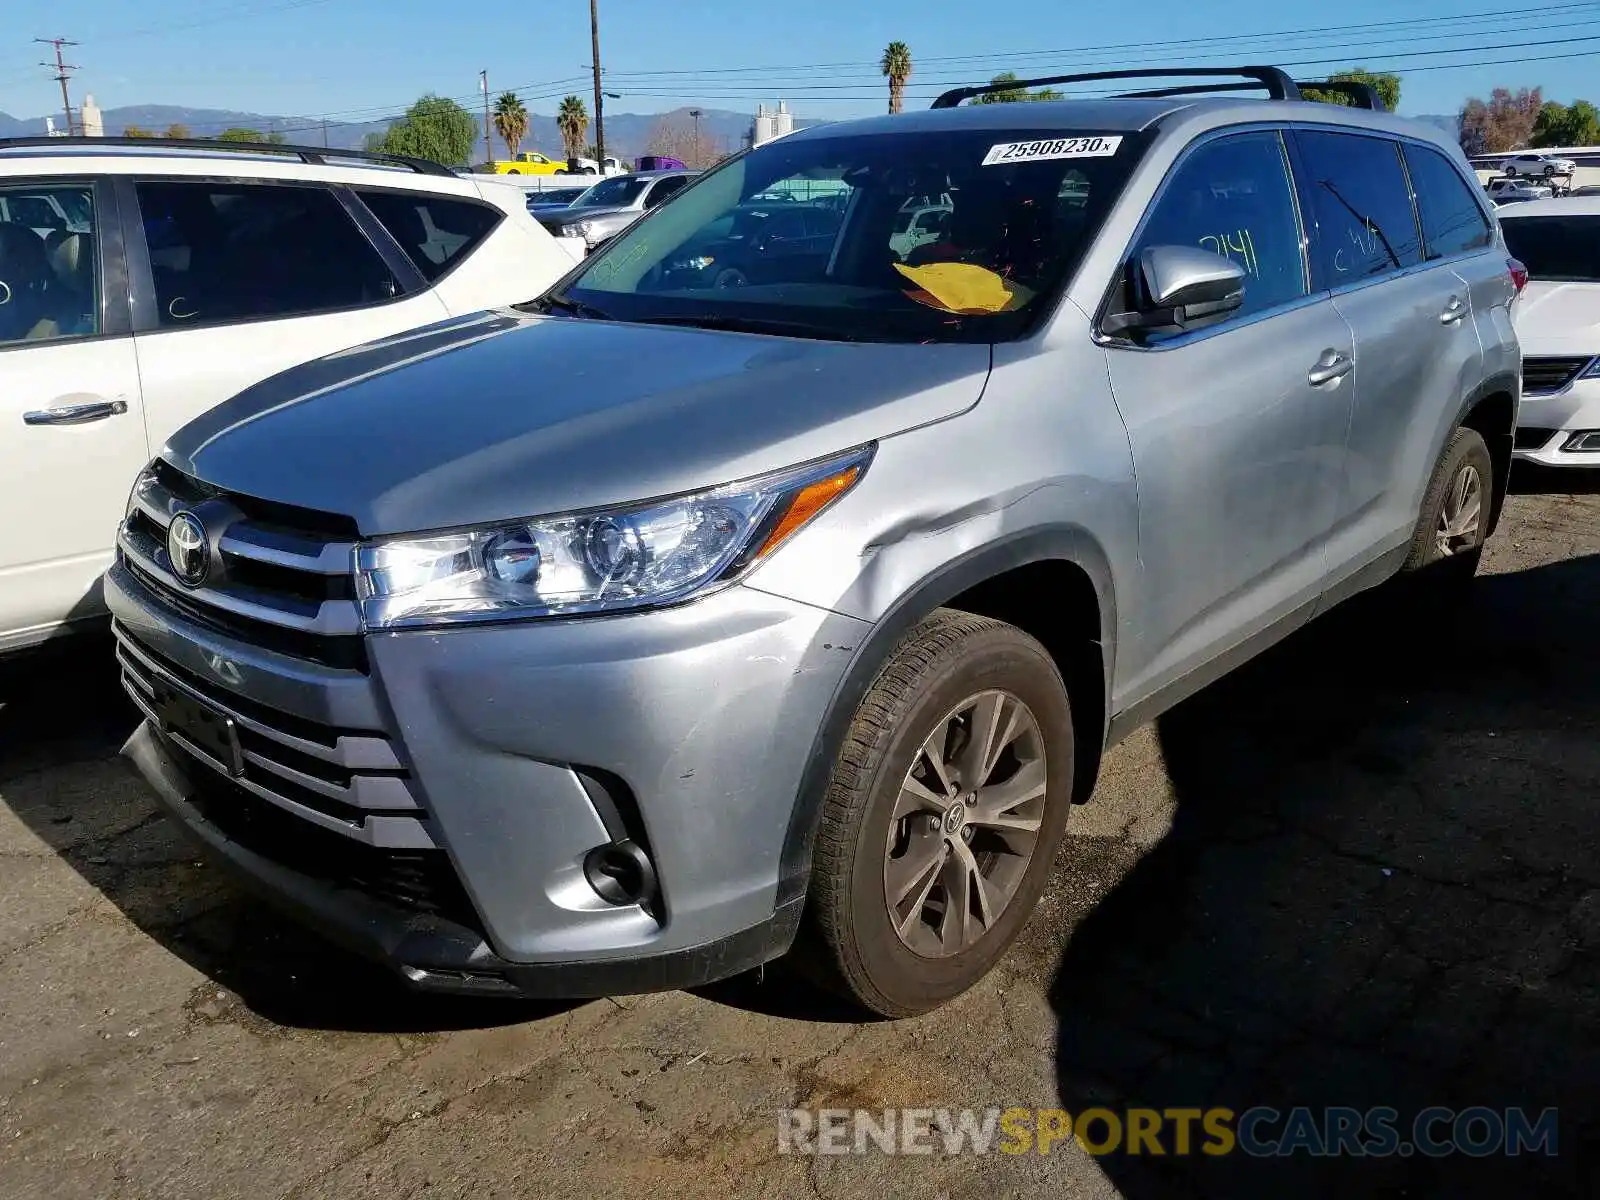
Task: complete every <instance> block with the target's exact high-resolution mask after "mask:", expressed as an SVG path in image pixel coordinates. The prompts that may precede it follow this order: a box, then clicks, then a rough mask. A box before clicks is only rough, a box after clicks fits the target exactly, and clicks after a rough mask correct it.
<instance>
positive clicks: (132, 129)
mask: <svg viewBox="0 0 1600 1200" xmlns="http://www.w3.org/2000/svg"><path fill="white" fill-rule="evenodd" d="M122 136H123V137H126V138H149V137H155V134H153V133H151V132H150V131H149V130H148V129H146V128H144V126H142V125H127V126H124V127H123V130H122Z"/></svg>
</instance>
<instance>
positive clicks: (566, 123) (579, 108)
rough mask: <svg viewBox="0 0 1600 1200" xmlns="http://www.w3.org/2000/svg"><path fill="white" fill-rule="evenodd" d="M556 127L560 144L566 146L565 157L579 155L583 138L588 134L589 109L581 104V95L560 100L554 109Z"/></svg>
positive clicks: (591, 156) (576, 156)
mask: <svg viewBox="0 0 1600 1200" xmlns="http://www.w3.org/2000/svg"><path fill="white" fill-rule="evenodd" d="M556 128H557V129H558V130H560V131H561V144H562V146H564V147H565V148H566V151H567V157H568V158H578V157H580V154H579V151H580V148H582V147H583V146H584V141H583V139H584V138H585V137H587V136H588V134H589V110H588V109H587V108H585V107H584V106H583V97H581V96H567V97H566V98H564V99H563V100H562V101H561V104H560V106H559V107H558V108H557V109H556ZM587 157H589V158H593V157H594V155H592V154H590V155H588V156H587Z"/></svg>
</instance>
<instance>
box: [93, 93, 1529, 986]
mask: <svg viewBox="0 0 1600 1200" xmlns="http://www.w3.org/2000/svg"><path fill="white" fill-rule="evenodd" d="M1212 73H1213V72H1205V71H1187V70H1183V71H1173V72H1170V73H1163V72H1138V73H1135V72H1121V73H1101V74H1099V75H1096V76H1093V77H1083V76H1077V77H1071V78H1069V79H1068V80H1065V81H1062V80H1037V81H1029V82H1030V84H1044V83H1051V82H1077V81H1081V80H1084V79H1086V78H1091V79H1095V80H1098V79H1104V78H1110V77H1117V76H1121V75H1133V74H1140V75H1148V74H1157V75H1162V74H1170V75H1173V76H1180V75H1181V76H1194V77H1204V76H1206V75H1209V74H1212ZM1217 73H1220V71H1219V72H1217ZM1233 74H1235V75H1242V76H1244V77H1245V78H1246V80H1247V82H1248V83H1249V84H1251V85H1256V86H1259V87H1260V88H1262V89H1263V90H1265V91H1266V92H1267V93H1268V98H1267V99H1264V100H1256V99H1249V98H1240V97H1238V96H1234V95H1219V94H1218V93H1222V92H1225V91H1229V90H1232V89H1236V88H1237V87H1238V85H1237V84H1233V85H1224V86H1223V87H1218V86H1217V85H1216V84H1214V83H1211V84H1207V83H1201V84H1198V85H1195V84H1191V85H1190V86H1189V87H1187V89H1184V88H1182V87H1174V86H1163V87H1161V88H1159V89H1157V90H1154V91H1146V92H1142V93H1138V94H1135V95H1130V96H1121V97H1114V98H1108V99H1103V100H1082V101H1077V100H1073V101H1063V102H1059V103H1038V104H1027V105H1013V104H994V105H963V104H962V103H961V101H963V100H965V99H969V98H971V97H972V96H974V95H977V94H979V93H981V92H982V91H983V90H984V89H982V88H969V89H961V90H958V91H957V92H954V93H949V94H947V95H945V96H943V97H941V98H940V100H939V101H938V102H937V103H936V104H935V105H934V109H933V111H928V112H921V113H914V114H907V115H897V116H889V117H883V118H874V119H870V120H862V121H853V122H843V123H838V124H831V125H827V126H823V127H819V128H814V129H807V130H803V131H800V132H797V133H795V134H793V135H791V136H789V137H786V138H783V139H780V140H778V141H776V142H773V143H771V144H769V145H765V146H762V147H760V148H758V149H755V150H753V151H751V152H749V153H745V154H742V155H739V156H736V157H734V158H733V159H731V160H729V161H728V162H726V163H725V164H723V165H722V166H720V167H718V168H717V169H715V170H713V171H710V172H707V173H706V174H705V175H703V176H702V177H701V178H699V179H698V180H696V181H695V182H694V183H693V184H691V185H690V186H689V187H687V188H686V189H684V190H683V192H682V193H680V194H679V195H678V196H677V197H675V198H674V199H673V200H672V201H671V202H670V203H668V204H665V205H662V206H661V207H660V208H659V209H657V210H655V211H654V212H652V213H651V214H650V215H648V216H647V217H646V218H645V219H643V220H641V221H640V222H639V223H638V224H637V225H635V226H634V227H632V228H631V229H629V230H628V231H627V232H625V233H624V234H622V235H621V236H619V237H618V238H617V239H616V240H615V241H614V242H613V243H612V244H611V245H610V246H609V247H608V248H607V249H605V250H603V251H602V252H600V253H598V254H596V255H595V256H593V257H591V258H590V259H589V261H588V262H587V263H585V264H584V265H583V266H581V267H580V268H577V269H576V270H574V272H573V273H572V274H570V275H569V276H568V277H567V278H566V279H565V280H564V281H563V282H562V283H560V284H559V285H557V286H556V287H555V288H554V289H553V290H552V291H551V292H550V293H549V294H548V295H547V296H546V297H544V298H543V299H542V300H540V301H537V302H535V303H533V304H531V305H528V306H525V307H524V308H523V309H520V310H505V311H495V312H490V313H486V314H482V315H479V316H476V317H468V318H460V319H457V320H454V321H450V322H446V323H444V324H439V325H434V326H431V327H428V328H426V329H423V330H420V331H415V332H412V333H408V334H404V335H400V336H397V337H393V338H390V339H388V340H386V341H381V342H377V343H374V344H371V345H368V346H365V347H361V348H357V349H355V350H351V351H347V352H344V353H342V354H338V355H335V356H332V357H330V358H325V359H322V360H320V361H316V362H313V363H310V364H307V365H305V366H302V367H298V368H295V369H294V370H292V371H290V372H288V373H286V374H283V375H280V376H278V377H277V378H275V379H272V380H269V381H267V382H265V383H262V384H260V385H258V386H256V387H253V388H251V389H250V390H249V391H246V392H244V393H243V394H241V395H239V396H237V397H235V398H234V399H233V400H231V401H229V402H227V403H226V404H224V405H223V406H221V407H220V408H218V409H215V410H213V411H212V412H210V413H209V414H207V415H206V416H204V417H202V418H200V419H199V420H197V421H196V422H194V423H192V424H191V425H189V426H187V427H186V428H185V429H184V430H183V431H182V432H180V433H179V434H178V435H176V436H175V437H174V438H172V440H171V441H170V442H169V443H168V445H167V446H166V447H165V449H164V450H163V451H162V453H161V454H160V456H159V457H158V458H157V459H156V460H155V461H154V462H153V463H151V464H150V466H149V468H148V469H147V470H146V471H145V472H144V473H143V475H142V476H141V477H140V478H139V480H138V481H137V484H136V486H135V488H134V491H133V495H132V498H131V501H130V503H129V507H128V515H127V519H126V522H125V525H124V527H123V529H122V532H121V538H120V554H119V557H118V561H117V563H116V565H115V567H114V568H113V570H112V571H111V572H110V575H109V578H108V581H107V585H106V592H107V596H108V600H109V602H110V605H111V607H112V609H113V612H114V614H115V619H116V633H117V638H118V654H119V656H120V659H121V665H122V670H123V672H124V677H125V681H126V685H127V688H128V690H129V692H130V694H131V695H132V696H133V698H134V700H135V701H136V702H137V704H138V705H139V707H140V708H141V709H142V710H143V712H144V714H145V716H146V717H147V718H148V719H147V720H146V721H145V722H144V723H143V724H142V725H141V727H140V728H139V730H138V731H137V732H136V733H135V734H134V735H133V737H132V739H131V740H130V741H129V743H128V746H127V749H126V753H127V754H128V755H129V756H130V757H131V758H132V759H133V761H134V762H135V763H136V764H137V766H138V769H139V770H140V771H141V772H142V774H143V776H144V777H145V779H147V780H148V781H149V784H150V786H151V787H152V788H153V790H154V791H155V793H156V795H157V796H158V797H159V799H160V801H161V803H162V804H163V805H164V807H165V808H166V809H167V811H168V812H169V813H170V814H171V815H172V816H173V817H175V818H176V819H177V821H178V822H179V823H180V824H181V825H182V826H184V827H186V828H187V829H188V830H189V831H190V832H191V833H192V834H194V835H196V836H197V837H198V838H199V839H201V840H202V841H203V842H205V843H207V844H208V845H209V847H210V849H211V850H212V851H213V852H214V855H215V856H216V857H218V858H219V859H220V860H222V861H224V862H226V863H228V864H231V866H232V867H233V868H235V870H236V872H237V873H238V874H239V875H240V876H241V877H242V878H243V879H244V880H245V881H246V882H247V883H249V884H251V885H253V886H254V887H255V888H256V889H257V890H258V891H260V892H262V893H263V894H264V895H266V896H267V897H268V898H270V899H271V900H273V901H275V902H277V903H278V904H280V905H283V906H286V907H287V908H288V909H290V910H291V911H293V912H295V913H297V914H298V915H300V916H301V917H303V918H304V919H305V920H307V921H308V922H310V923H311V924H313V925H314V926H315V927H316V928H318V929H319V930H321V931H323V932H324V933H325V934H327V935H328V936H330V937H333V938H335V939H337V940H340V941H342V942H343V943H345V944H346V945H347V946H349V947H351V948H353V949H355V950H358V951H362V952H365V953H368V954H370V955H374V956H377V957H379V958H381V959H383V960H385V961H387V962H389V963H390V964H392V965H393V966H394V967H395V968H396V969H397V970H398V971H399V972H400V973H401V974H403V976H404V977H405V978H407V979H409V980H410V981H411V982H412V983H413V984H415V985H417V986H419V987H425V988H434V989H441V990H453V991H458V992H473V993H481V994H510V995H516V994H535V995H547V996H552V995H566V996H584V995H597V994H604V993H612V992H625V991H638V990H648V989H657V988H668V987H680V986H689V985H694V984H699V983H703V982H706V981H709V980H712V979H715V978H718V977H721V976H726V975H730V974H733V973H735V972H738V971H741V970H744V969H747V968H750V967H753V966H755V965H756V964H759V963H762V962H765V961H767V960H770V959H773V958H776V957H777V956H779V955H782V954H784V953H786V952H788V951H790V950H791V948H793V949H794V950H795V952H796V956H797V959H798V960H799V961H800V962H803V963H804V964H806V965H807V968H808V969H809V970H810V971H811V972H812V973H813V974H815V975H816V976H818V977H820V978H821V979H823V980H824V981H826V982H828V983H831V984H832V985H833V986H834V987H836V988H838V989H840V990H842V991H843V992H845V993H846V994H847V995H850V996H853V997H854V998H856V999H857V1000H858V1001H859V1002H860V1003H861V1004H863V1005H865V1006H866V1007H867V1008H869V1009H872V1010H875V1011H877V1012H879V1013H883V1014H890V1015H900V1014H909V1013H914V1012H919V1011H923V1010H926V1009H929V1008H932V1007H934V1006H936V1005H938V1004H940V1003H941V1002H943V1001H945V1000H948V999H949V998H950V997H952V996H954V995H956V994H957V993H959V992H961V991H962V990H963V989H965V988H967V987H969V986H970V985H972V984H973V983H974V982H975V981H976V980H978V979H979V978H980V977H981V976H982V975H983V974H984V973H985V972H986V971H987V970H988V969H989V968H990V967H991V966H992V965H993V964H994V963H995V961H996V960H997V959H998V958H999V957H1000V956H1001V954H1002V953H1003V952H1004V951H1005V949H1006V947H1007V945H1008V943H1010V942H1011V941H1012V940H1013V939H1014V938H1015V937H1016V936H1017V933H1018V931H1019V930H1020V929H1021V928H1022V926H1023V923H1024V922H1025V921H1026V920H1027V919H1028V916H1029V913H1030V910H1032V908H1033V907H1034V903H1035V901H1036V900H1037V899H1038V897H1039V895H1040V892H1041V890H1042V889H1043V887H1044V884H1045V880H1046V878H1047V876H1048V873H1049V871H1050V867H1051V860H1052V858H1053V857H1054V855H1055V852H1056V848H1057V846H1058V844H1059V843H1060V841H1061V838H1062V834H1063V831H1064V828H1065V825H1066V821H1067V817H1068V814H1069V812H1070V810H1071V807H1072V805H1073V803H1074V802H1077V801H1083V800H1085V799H1087V798H1088V796H1089V793H1090V792H1091V791H1092V788H1093V784H1094V778H1095V773H1096V771H1097V769H1098V766H1099V760H1100V755H1101V752H1102V750H1103V748H1104V747H1106V746H1107V745H1109V744H1111V743H1113V742H1115V741H1116V740H1117V739H1118V738H1120V737H1122V736H1123V735H1124V734H1126V733H1127V732H1128V731H1129V730H1130V729H1132V728H1134V727H1135V726H1137V725H1139V724H1141V723H1142V722H1145V721H1148V720H1150V719H1151V718H1152V717H1153V716H1155V715H1156V714H1158V713H1160V712H1161V711H1162V710H1164V709H1166V708H1168V707H1170V706H1171V705H1173V704H1174V703H1176V702H1177V701H1179V700H1180V699H1182V698H1183V697H1185V696H1187V695H1189V694H1190V693H1192V692H1194V691H1195V690H1196V689H1198V688H1200V687H1202V686H1203V685H1205V684H1206V683H1207V682H1208V681H1210V680H1212V679H1215V678H1217V677H1218V676H1219V675H1221V674H1222V673H1223V672H1225V671H1227V670H1229V669H1230V668H1232V667H1233V666H1235V665H1237V664H1239V663H1240V662H1243V661H1244V660H1245V659H1247V658H1249V657H1250V656H1251V655H1253V654H1255V653H1257V652H1258V651H1260V650H1262V649H1263V648H1264V647H1266V646H1268V645H1269V644H1270V643H1272V642H1275V641H1277V640H1278V639H1280V638H1282V637H1284V636H1285V635H1286V634H1288V633H1289V632H1290V631H1292V630H1294V629H1295V628H1297V627H1298V626H1301V625H1303V624H1305V622H1307V621H1308V620H1310V619H1311V618H1312V617H1313V616H1315V615H1316V614H1318V613H1319V612H1322V611H1324V610H1326V609H1327V608H1329V607H1330V606H1332V605H1334V604H1336V603H1337V602H1339V601H1340V600H1342V599H1344V598H1346V597H1348V596H1350V595H1352V594H1353V593H1356V592H1358V591H1361V590H1363V589H1365V588H1369V587H1371V586H1373V585H1375V584H1377V583H1379V582H1380V581H1383V580H1386V579H1388V578H1390V577H1391V576H1395V575H1398V574H1407V575H1410V576H1412V580H1411V582H1410V583H1408V585H1407V588H1406V591H1407V593H1408V594H1411V593H1413V592H1414V593H1415V594H1417V595H1420V596H1427V597H1431V598H1432V599H1431V600H1430V601H1429V603H1431V604H1439V603H1441V602H1442V603H1450V602H1451V600H1450V598H1451V597H1453V596H1457V595H1459V593H1458V592H1457V590H1456V587H1455V585H1457V584H1460V583H1462V582H1464V581H1465V580H1466V579H1467V578H1469V577H1470V576H1471V574H1472V573H1473V571H1474V570H1475V568H1476V565H1477V560H1478V557H1479V555H1480V552H1481V549H1482V546H1483V542H1484V539H1485V537H1486V536H1487V535H1488V534H1489V533H1490V532H1491V530H1492V529H1493V527H1494V524H1495V520H1496V517H1497V515H1498V511H1499V508H1500V504H1501V499H1502V496H1503V494H1504V489H1505V483H1506V471H1507V465H1508V462H1509V460H1510V457H1511V450H1512V432H1513V430H1514V429H1515V427H1516V417H1517V405H1518V400H1519V387H1520V385H1519V365H1520V364H1519V352H1518V348H1517V343H1516V339H1515V337H1514V335H1513V333H1512V325H1511V319H1510V313H1511V306H1512V303H1513V301H1514V299H1515V296H1516V292H1517V280H1518V278H1519V277H1520V276H1521V274H1522V272H1521V271H1520V266H1519V265H1518V264H1515V263H1514V262H1510V261H1508V258H1507V254H1506V251H1505V248H1504V246H1503V244H1502V242H1501V240H1500V235H1499V233H1498V231H1497V227H1496V223H1495V221H1494V219H1493V217H1492V215H1491V213H1490V211H1489V209H1488V207H1487V203H1486V201H1485V200H1484V198H1483V197H1482V195H1481V194H1480V189H1479V188H1478V187H1477V186H1476V184H1475V182H1474V179H1473V176H1472V173H1471V171H1470V169H1469V168H1468V166H1467V163H1466V161H1465V159H1464V158H1463V157H1462V155H1461V153H1460V151H1459V150H1458V149H1457V148H1456V147H1455V146H1454V145H1453V144H1451V142H1450V141H1449V140H1448V139H1447V138H1445V137H1444V136H1443V135H1441V134H1440V133H1439V131H1437V130H1435V129H1433V128H1431V127H1429V126H1426V125H1421V124H1412V123H1410V122H1408V121H1404V120H1400V119H1397V118H1396V117H1394V116H1391V115H1388V114H1386V113H1383V112H1381V111H1374V109H1375V108H1377V107H1378V106H1377V105H1374V104H1373V103H1372V100H1371V96H1370V94H1369V93H1366V92H1364V90H1363V89H1360V88H1353V89H1351V91H1352V95H1353V98H1354V99H1355V100H1356V101H1357V103H1356V104H1354V105H1352V106H1350V107H1337V106H1333V105H1328V104H1316V103H1310V102H1306V101H1303V100H1301V99H1300V98H1299V97H1300V93H1299V90H1298V87H1297V85H1296V84H1295V83H1294V81H1293V80H1291V79H1290V78H1289V77H1288V76H1287V75H1285V74H1283V73H1282V72H1281V71H1278V70H1275V69H1271V68H1247V69H1243V70H1240V71H1237V72H1233ZM1168 83H1169V84H1170V80H1169V81H1168ZM1004 86H1007V87H1012V86H1021V85H1019V84H1011V83H1007V84H1006V85H1004ZM1319 86H1321V85H1319ZM757 194H764V195H766V196H769V197H770V196H773V195H782V196H784V197H785V198H784V199H783V201H782V203H786V204H787V203H793V204H797V205H815V206H818V207H820V208H826V209H827V210H828V211H830V212H831V213H833V215H834V218H835V221H834V229H835V232H834V233H833V234H832V235H831V236H829V237H826V238H813V239H810V240H808V242H807V243H806V244H805V245H797V246H789V247H768V248H767V249H765V250H763V251H761V253H763V254H765V255H766V259H765V260H764V266H763V269H762V270H760V271H759V272H745V273H744V278H746V279H747V280H748V282H746V283H745V284H744V286H739V287H729V286H717V285H716V284H715V283H714V282H712V281H713V280H714V279H716V278H717V273H716V272H715V271H714V270H708V269H707V268H708V267H709V266H712V264H708V263H704V262H701V261H699V260H700V259H703V258H705V257H706V256H707V255H710V254H713V253H714V252H715V251H714V249H712V247H714V246H716V245H717V244H718V239H719V237H721V236H722V235H721V233H720V232H719V231H721V230H722V229H724V228H725V227H726V225H727V224H728V219H729V216H730V214H733V213H735V212H736V210H739V209H740V206H741V205H742V204H745V203H746V202H747V201H748V200H749V198H750V197H752V196H755V195H757ZM930 196H932V197H943V198H944V199H943V200H942V201H941V202H942V203H945V204H947V205H948V207H949V208H950V214H949V220H948V222H946V223H944V226H943V228H942V230H941V232H940V235H939V237H938V238H937V239H936V240H933V241H929V242H924V243H920V244H918V245H916V246H915V247H912V248H910V249H909V250H906V251H905V252H903V253H902V252H897V251H896V250H894V249H892V239H893V238H894V234H895V230H896V228H897V223H896V222H897V217H898V215H899V214H900V213H902V212H903V211H905V210H906V209H907V207H908V206H911V207H915V206H917V205H919V204H925V203H926V197H930ZM764 203H765V202H764ZM801 224H802V225H803V224H804V223H801ZM752 253H755V251H752ZM530 368H533V369H530ZM557 381H559V382H557ZM1447 585H1448V586H1447Z"/></svg>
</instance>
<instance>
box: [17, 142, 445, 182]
mask: <svg viewBox="0 0 1600 1200" xmlns="http://www.w3.org/2000/svg"><path fill="white" fill-rule="evenodd" d="M63 146H111V147H130V148H133V149H149V148H151V147H164V148H170V149H175V150H206V151H211V152H214V153H218V154H228V153H239V154H279V155H293V156H294V157H296V158H298V159H299V160H300V161H301V162H303V163H310V164H312V165H315V166H325V165H327V163H328V162H329V160H330V159H331V160H333V161H335V162H338V161H340V160H348V159H353V160H355V161H357V162H371V163H376V164H379V165H387V166H395V167H408V168H410V169H411V170H413V171H415V172H416V173H417V174H419V175H448V176H451V177H452V178H453V177H454V176H455V172H454V171H452V170H451V169H450V168H449V167H447V166H444V165H443V164H441V163H436V162H433V161H431V160H429V159H426V158H414V157H412V156H411V155H408V154H383V153H380V152H378V151H374V150H334V149H331V148H330V147H327V146H293V145H288V144H286V143H274V142H213V141H207V140H206V139H204V138H142V137H68V138H63V137H20V138H0V151H4V150H14V149H28V148H40V149H43V148H49V149H53V150H59V149H61V148H62V147H63Z"/></svg>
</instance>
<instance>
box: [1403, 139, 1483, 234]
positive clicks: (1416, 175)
mask: <svg viewBox="0 0 1600 1200" xmlns="http://www.w3.org/2000/svg"><path fill="white" fill-rule="evenodd" d="M1405 156H1406V169H1407V170H1408V171H1410V172H1411V190H1412V191H1413V192H1415V193H1416V196H1417V212H1418V215H1419V216H1420V217H1421V218H1422V239H1423V246H1424V250H1425V253H1426V256H1427V259H1428V261H1430V262H1431V261H1433V260H1434V259H1436V258H1448V257H1449V256H1451V255H1452V254H1466V253H1469V252H1471V251H1473V250H1483V249H1486V248H1487V247H1488V246H1489V245H1490V244H1491V243H1492V242H1493V241H1494V235H1493V233H1492V232H1491V231H1490V229H1489V219H1488V218H1487V217H1486V216H1484V213H1483V207H1482V206H1481V205H1480V204H1479V203H1478V200H1477V197H1476V196H1474V195H1473V193H1472V189H1471V188H1470V187H1469V186H1468V185H1467V181H1466V180H1465V179H1463V178H1462V176H1461V172H1460V171H1458V170H1456V168H1455V166H1454V164H1452V163H1451V162H1450V160H1449V159H1448V158H1446V157H1445V156H1444V155H1443V154H1440V153H1439V151H1437V150H1430V149H1428V148H1427V147H1426V146H1417V145H1413V144H1411V143H1407V144H1406V147H1405Z"/></svg>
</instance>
